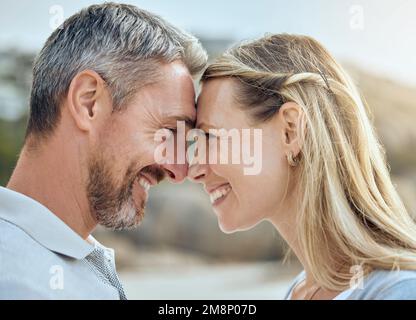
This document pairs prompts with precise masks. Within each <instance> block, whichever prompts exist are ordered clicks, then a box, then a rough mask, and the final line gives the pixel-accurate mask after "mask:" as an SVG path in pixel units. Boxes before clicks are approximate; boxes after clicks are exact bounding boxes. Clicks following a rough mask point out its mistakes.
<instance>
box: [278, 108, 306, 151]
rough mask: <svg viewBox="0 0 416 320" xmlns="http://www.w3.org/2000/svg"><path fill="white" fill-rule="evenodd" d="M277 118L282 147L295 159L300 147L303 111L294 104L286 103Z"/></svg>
mask: <svg viewBox="0 0 416 320" xmlns="http://www.w3.org/2000/svg"><path fill="white" fill-rule="evenodd" d="M278 118H279V119H278V120H279V121H280V125H281V128H282V138H283V141H282V143H283V146H284V148H285V149H286V150H287V151H291V152H292V153H293V156H294V157H296V156H297V155H298V154H299V152H300V150H301V145H302V137H301V135H302V130H301V128H302V126H303V124H302V119H303V110H302V109H301V108H300V107H299V105H298V104H297V103H296V102H286V103H284V104H283V105H282V106H281V107H280V109H279V113H278Z"/></svg>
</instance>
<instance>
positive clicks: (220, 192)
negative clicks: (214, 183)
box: [209, 183, 231, 206]
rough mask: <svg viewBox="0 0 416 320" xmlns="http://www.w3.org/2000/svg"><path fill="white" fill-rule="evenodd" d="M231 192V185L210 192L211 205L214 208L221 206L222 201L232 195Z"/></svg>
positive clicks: (224, 185)
mask: <svg viewBox="0 0 416 320" xmlns="http://www.w3.org/2000/svg"><path fill="white" fill-rule="evenodd" d="M230 191H231V185H230V184H229V183H226V184H223V185H221V186H219V187H216V188H214V189H212V190H211V191H210V192H209V197H210V200H211V204H212V205H214V206H215V205H217V204H219V203H220V202H221V201H222V200H224V199H225V197H226V196H227V195H228V194H229V193H230Z"/></svg>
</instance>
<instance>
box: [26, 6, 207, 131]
mask: <svg viewBox="0 0 416 320" xmlns="http://www.w3.org/2000/svg"><path fill="white" fill-rule="evenodd" d="M178 59H179V60H181V61H182V62H183V63H184V64H185V65H186V66H187V68H188V69H189V72H190V73H191V74H192V75H195V74H197V73H198V72H200V71H202V69H203V68H204V67H205V65H206V62H207V54H206V52H205V50H204V49H203V48H202V46H201V44H200V43H199V42H198V40H197V39H196V38H195V37H193V36H192V35H190V34H188V33H186V32H184V31H181V30H179V29H178V28H176V27H174V26H173V25H171V24H170V23H168V22H166V21H165V20H163V19H162V18H160V17H159V16H157V15H154V14H152V13H150V12H147V11H145V10H141V9H139V8H137V7H135V6H132V5H126V4H116V3H104V4H100V5H92V6H90V7H87V8H85V9H82V10H81V11H79V12H78V13H76V14H74V15H73V16H71V17H69V18H68V19H67V20H65V21H64V23H63V24H62V26H60V27H58V28H57V29H56V30H55V31H54V32H53V33H52V34H51V35H50V37H49V38H48V40H47V41H46V43H45V45H44V47H43V48H42V50H41V52H40V53H39V55H38V57H37V58H36V60H35V62H34V67H33V84H32V91H31V97H30V116H29V123H28V129H27V133H26V136H28V135H29V134H31V133H35V134H41V135H42V136H44V135H48V134H49V133H51V132H52V131H53V129H54V128H55V126H56V125H57V123H58V121H59V118H60V109H59V106H60V103H61V101H62V98H63V97H64V95H65V94H66V93H67V91H68V88H69V85H70V83H71V81H72V79H73V78H74V76H75V75H76V74H77V73H79V72H81V71H83V70H87V69H89V70H94V71H95V72H97V73H98V74H99V75H100V76H101V77H102V78H103V80H104V81H105V82H106V84H107V85H108V87H109V89H110V92H111V95H112V99H113V108H114V109H115V110H117V109H120V108H122V107H123V106H124V105H125V104H126V102H127V101H128V99H129V98H130V97H131V96H132V94H134V93H135V92H136V91H137V89H139V88H140V87H141V86H143V85H145V84H146V83H149V82H150V81H153V80H154V79H155V77H156V76H157V70H158V67H159V66H160V63H169V62H172V61H174V60H178Z"/></svg>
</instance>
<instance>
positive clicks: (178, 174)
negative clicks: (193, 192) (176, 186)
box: [161, 163, 188, 183]
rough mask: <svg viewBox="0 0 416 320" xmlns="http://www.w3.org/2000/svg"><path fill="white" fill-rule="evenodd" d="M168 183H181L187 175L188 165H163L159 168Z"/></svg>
mask: <svg viewBox="0 0 416 320" xmlns="http://www.w3.org/2000/svg"><path fill="white" fill-rule="evenodd" d="M161 167H162V169H163V170H164V171H165V173H166V176H167V178H168V179H169V180H170V182H173V183H179V182H182V181H183V180H184V179H185V178H186V176H187V175H188V164H187V163H185V164H165V165H162V166H161Z"/></svg>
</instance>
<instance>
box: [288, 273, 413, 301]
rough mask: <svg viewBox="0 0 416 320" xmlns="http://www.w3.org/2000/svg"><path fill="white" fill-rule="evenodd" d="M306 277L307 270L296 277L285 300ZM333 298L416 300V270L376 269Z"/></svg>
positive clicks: (289, 297)
mask: <svg viewBox="0 0 416 320" xmlns="http://www.w3.org/2000/svg"><path fill="white" fill-rule="evenodd" d="M304 279H305V271H302V272H301V273H300V274H299V275H298V276H297V277H296V278H295V279H294V281H293V283H292V285H291V286H290V288H289V291H288V292H287V293H286V296H285V298H284V299H285V300H290V299H291V297H292V291H293V289H294V288H295V287H296V285H298V284H299V283H300V282H302V281H303V280H304ZM357 284H358V283H357ZM333 300H416V271H415V270H394V271H393V270H381V269H376V270H374V271H372V272H370V273H369V274H368V275H367V276H365V277H363V278H362V280H361V282H360V285H355V286H353V287H351V288H349V289H347V290H344V291H342V292H341V293H340V294H338V295H337V296H336V297H335V298H334V299H333Z"/></svg>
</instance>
